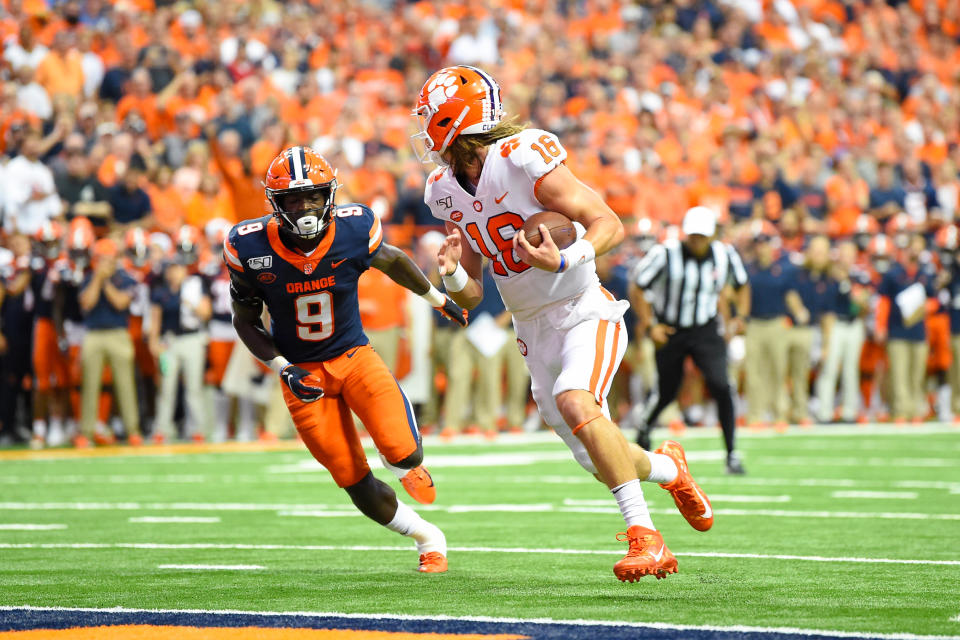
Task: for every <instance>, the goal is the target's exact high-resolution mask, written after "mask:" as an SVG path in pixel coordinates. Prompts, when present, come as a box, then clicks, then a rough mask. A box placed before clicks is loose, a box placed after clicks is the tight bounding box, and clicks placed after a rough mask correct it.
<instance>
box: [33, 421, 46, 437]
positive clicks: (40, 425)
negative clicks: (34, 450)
mask: <svg viewBox="0 0 960 640" xmlns="http://www.w3.org/2000/svg"><path fill="white" fill-rule="evenodd" d="M33 437H34V438H41V439H42V438H46V437H47V421H46V420H34V421H33Z"/></svg>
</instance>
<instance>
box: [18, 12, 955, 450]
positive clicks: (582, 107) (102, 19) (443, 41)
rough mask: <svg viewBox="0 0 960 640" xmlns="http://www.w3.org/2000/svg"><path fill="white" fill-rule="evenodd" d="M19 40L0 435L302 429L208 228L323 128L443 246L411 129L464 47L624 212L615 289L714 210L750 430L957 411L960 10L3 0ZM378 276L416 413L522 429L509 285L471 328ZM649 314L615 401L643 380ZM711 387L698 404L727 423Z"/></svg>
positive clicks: (346, 180)
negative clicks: (736, 276)
mask: <svg viewBox="0 0 960 640" xmlns="http://www.w3.org/2000/svg"><path fill="white" fill-rule="evenodd" d="M0 39H2V43H3V51H2V58H0V80H2V92H0V154H2V157H0V193H2V201H0V219H2V224H0V229H2V230H0V283H2V284H0V290H2V294H0V295H2V298H3V303H2V304H3V306H2V314H0V423H2V427H3V434H4V436H3V437H4V438H6V439H7V440H11V439H12V440H19V439H21V438H23V437H27V438H29V437H31V436H32V439H33V442H34V444H35V445H36V446H43V445H44V444H59V443H62V442H64V441H65V440H66V439H67V438H74V442H75V444H78V445H88V444H89V441H90V440H91V439H94V440H96V441H97V442H109V441H112V440H113V438H114V437H115V435H116V434H123V435H125V437H127V438H128V439H129V440H130V441H131V442H133V443H136V442H142V441H143V435H142V433H147V434H148V435H149V436H150V437H152V438H153V439H154V440H158V441H159V440H162V439H164V438H166V439H170V438H175V437H185V438H190V437H193V438H195V439H198V440H199V439H223V438H226V437H228V436H231V435H236V436H238V437H255V435H256V434H258V433H259V434H260V436H261V437H267V438H270V437H276V436H286V435H288V434H289V429H290V426H289V422H288V419H287V417H286V412H285V411H284V410H283V404H282V401H281V400H280V395H279V391H278V389H277V385H276V381H275V380H274V376H270V375H265V373H266V369H264V368H263V367H262V366H260V365H259V364H258V363H256V362H255V361H254V360H253V359H252V358H251V357H250V356H249V354H245V353H243V349H242V348H238V347H236V346H235V344H236V343H235V334H234V333H233V330H232V327H231V325H230V310H229V295H228V293H227V290H226V287H227V282H228V279H227V277H226V275H225V272H224V268H223V265H222V263H221V261H220V254H219V250H218V246H219V243H221V242H222V238H223V234H224V233H225V231H226V230H227V229H229V227H230V225H232V224H233V223H235V222H237V221H239V220H243V219H247V218H252V217H258V216H261V215H264V214H265V213H267V212H268V211H269V208H268V205H267V202H266V200H265V198H264V195H263V187H262V183H261V181H262V177H263V175H264V173H265V170H266V167H267V166H268V165H269V163H270V161H271V160H272V159H273V158H274V157H275V155H276V154H277V153H278V152H279V151H281V150H282V149H283V148H284V147H285V146H287V145H289V144H309V145H310V146H312V147H313V148H314V149H316V150H318V151H319V152H321V153H322V154H324V155H325V156H326V157H327V159H328V160H329V161H330V162H331V164H332V165H333V166H335V167H337V168H338V169H339V175H338V181H339V184H340V190H339V191H338V201H342V202H351V201H356V202H363V203H366V204H368V205H370V206H371V207H372V208H373V209H374V210H375V212H376V213H377V215H379V216H380V217H381V220H382V221H383V223H384V227H385V234H386V236H387V239H388V240H389V241H390V242H391V243H392V244H395V245H398V246H402V247H404V248H406V249H408V250H409V251H410V252H411V253H412V254H413V255H415V256H416V257H417V259H418V262H420V264H421V266H422V267H424V270H425V271H427V272H428V273H435V272H436V269H435V266H434V263H433V262H432V261H433V260H434V256H435V253H436V246H438V244H439V242H442V234H441V232H442V227H440V226H437V221H435V220H433V219H432V218H431V217H430V213H429V209H428V208H427V207H426V206H425V205H424V203H423V187H424V180H425V176H426V172H425V170H424V167H422V165H420V163H419V162H418V161H417V160H416V158H415V157H414V156H413V154H412V153H411V150H410V146H409V143H408V137H409V135H410V133H411V132H412V122H411V118H410V110H411V105H412V103H413V100H414V96H416V95H417V92H418V91H419V89H420V86H421V84H422V83H423V81H424V79H425V78H426V77H427V76H428V75H429V74H430V73H431V72H432V71H433V70H435V69H436V68H439V67H441V66H443V65H444V64H447V63H457V64H474V65H477V66H481V67H483V68H484V69H485V70H487V71H489V72H490V73H491V74H492V75H493V76H494V77H495V78H497V79H498V80H499V82H500V84H501V86H502V87H504V96H503V97H504V102H505V104H506V106H507V109H508V111H509V113H511V114H513V115H516V116H517V117H518V118H519V120H520V121H522V122H526V121H529V122H532V123H535V124H536V126H538V127H541V128H544V129H548V130H551V131H553V132H555V133H557V134H558V135H559V136H560V139H561V140H562V142H563V143H564V145H565V146H566V147H567V149H568V152H569V160H568V163H569V165H570V166H571V168H572V169H573V171H574V172H575V173H576V174H577V175H578V176H579V177H580V178H581V179H582V180H583V181H584V182H586V183H587V184H589V185H591V186H593V187H594V188H596V189H597V190H598V191H600V192H601V193H602V194H603V196H604V197H605V199H606V200H607V202H608V203H609V204H610V206H611V207H612V208H613V209H614V210H615V211H616V212H617V214H618V215H620V216H621V217H622V218H623V220H624V222H625V224H626V225H627V228H628V230H629V231H630V234H629V236H630V237H629V239H628V240H627V241H626V242H625V243H624V245H623V246H622V247H621V249H620V250H619V251H618V252H617V253H615V254H614V255H611V256H609V257H605V258H604V259H602V260H600V261H598V272H599V273H600V275H601V278H602V279H603V280H604V281H605V283H606V285H607V286H608V288H609V289H610V290H611V291H613V292H614V293H616V294H618V296H619V297H626V295H627V282H628V280H629V273H630V268H631V266H632V265H633V264H634V263H635V262H636V261H637V260H638V259H639V258H640V257H641V256H642V255H643V252H644V251H646V250H647V249H649V247H650V246H651V244H652V243H653V242H656V241H658V240H662V239H663V238H667V237H670V236H672V235H675V234H677V233H678V231H677V225H678V224H679V222H680V220H681V218H682V216H683V214H684V212H685V211H686V210H687V208H688V207H691V206H695V205H702V206H706V207H709V208H711V209H713V210H714V211H715V212H716V214H717V216H718V219H719V220H720V223H721V231H720V237H721V238H722V239H724V240H725V241H727V242H730V243H732V244H734V245H735V246H736V247H737V248H738V249H739V250H740V252H741V253H742V254H743V256H744V259H745V261H746V262H747V263H748V270H749V272H750V276H751V286H752V291H753V304H752V305H751V306H752V308H751V310H750V314H749V320H748V321H747V323H746V329H745V335H744V336H738V335H734V334H736V333H739V328H740V327H738V326H737V325H736V323H729V324H728V330H729V333H730V334H731V335H730V336H729V338H730V353H731V356H732V358H731V360H732V362H733V365H732V367H731V369H732V370H731V376H732V379H733V380H734V381H735V382H736V384H737V385H738V387H740V388H742V389H743V390H744V402H745V405H744V407H743V411H742V413H743V414H744V415H745V416H746V421H747V423H749V424H755V425H765V424H775V425H781V424H786V422H787V421H793V422H798V423H804V424H805V423H808V422H810V421H811V420H812V419H814V418H815V419H817V420H819V421H826V422H829V421H832V420H834V419H842V420H846V421H853V420H868V419H873V420H885V419H887V418H888V417H889V418H891V419H893V420H897V421H905V420H923V419H925V418H927V417H928V415H931V414H933V415H937V417H939V418H940V419H950V418H951V417H952V416H953V415H954V414H957V415H960V277H958V272H957V265H956V263H955V261H954V255H955V253H956V251H957V249H958V233H957V227H956V226H955V220H956V215H957V209H958V207H960V174H958V167H960V46H958V43H960V3H956V2H951V1H949V0H909V1H897V0H889V1H883V0H843V1H840V0H793V1H787V0H772V1H769V0H677V1H674V2H665V1H662V2H656V1H654V2H643V3H629V2H616V1H613V0H582V1H579V2H557V3H555V2H548V1H542V0H527V1H524V0H502V1H493V2H477V1H470V2H465V3H460V4H448V3H443V2H437V1H430V0H422V1H420V2H412V3H403V2H387V1H382V2H363V3H356V2H345V1H334V2H319V1H313V0H311V1H289V2H282V3H279V2H272V1H270V0H259V1H256V2H233V1H231V2H178V3H173V2H169V1H164V0H116V1H104V0H87V1H86V2H80V1H78V0H66V1H60V2H56V1H53V2H45V1H43V0H0ZM384 280H387V279H386V278H385V277H381V276H380V274H379V273H378V272H376V273H375V272H371V273H369V274H367V276H365V280H364V281H363V282H362V283H361V292H360V298H361V310H362V312H363V314H364V326H365V327H366V330H367V333H368V335H370V337H371V341H372V342H373V343H374V345H375V347H376V348H377V349H378V351H380V352H381V354H383V355H384V358H385V360H386V361H387V364H388V365H389V366H390V367H391V368H392V369H394V370H395V371H398V378H402V382H403V384H404V388H405V390H406V391H407V393H408V396H409V397H410V398H411V401H413V402H414V403H416V404H417V405H418V413H419V416H420V420H421V423H422V424H424V425H437V426H438V427H439V426H445V427H446V429H447V432H450V431H460V430H462V429H465V428H466V427H467V426H471V427H472V426H474V425H479V427H480V428H481V430H484V431H486V432H487V433H489V434H493V433H495V430H496V429H497V428H498V427H499V428H519V427H520V426H521V425H522V424H523V423H524V421H525V420H526V418H527V414H528V412H527V396H526V393H527V392H526V387H527V383H526V378H525V377H523V376H525V372H524V371H523V367H522V366H521V364H520V363H519V362H518V358H519V355H518V353H517V350H516V348H515V347H514V346H513V339H512V337H511V334H510V332H511V328H510V326H509V314H506V313H504V311H503V306H502V304H501V303H500V302H499V300H496V299H494V298H496V297H497V296H496V293H495V288H494V287H493V286H488V287H486V288H485V290H486V291H487V292H488V298H489V299H488V300H487V301H485V302H484V308H483V309H481V310H480V313H479V314H478V313H474V315H473V318H472V319H473V324H474V325H478V324H479V326H480V329H476V330H475V331H474V333H473V334H471V333H469V332H460V333H458V332H454V331H453V330H452V328H450V327H448V326H445V325H444V323H443V321H442V320H440V319H439V318H435V317H432V316H431V310H430V309H429V308H427V309H423V308H421V307H420V306H419V305H418V302H417V299H416V298H413V299H408V298H406V297H405V294H404V292H403V290H400V289H399V288H396V287H394V286H392V283H390V282H389V280H387V281H386V282H385V281H384ZM918 283H919V288H918V287H917V286H914V285H917V284H918ZM798 299H799V301H800V302H799V304H798V303H797V302H796V300H798ZM788 302H789V304H788ZM482 314H487V315H489V318H487V319H485V320H483V321H481V322H479V323H478V322H477V320H478V319H479V318H480V317H481V315H482ZM642 332H643V328H642V327H641V328H640V332H638V333H635V335H633V336H632V338H633V339H632V341H631V342H632V346H631V350H630V352H629V354H628V358H627V360H626V362H625V364H624V366H623V367H622V368H621V372H620V374H619V375H618V382H617V386H616V388H617V389H618V392H617V394H618V397H619V400H618V401H617V402H616V405H617V406H615V407H614V409H615V413H616V412H617V411H619V414H620V416H621V418H622V419H623V421H624V422H626V423H629V421H630V417H631V412H630V411H629V410H628V409H629V407H630V406H631V405H634V406H635V405H637V404H638V403H640V402H641V401H642V399H643V398H644V397H645V395H646V393H647V392H648V391H649V390H650V389H651V388H652V387H653V386H654V381H653V376H654V375H655V373H653V372H652V371H651V368H652V360H653V356H652V349H653V346H652V344H651V343H650V341H649V340H648V339H646V338H644V337H643V333H642ZM491 336H496V339H492V338H491ZM491 344H493V345H495V346H496V348H492V347H491V346H490V345H491ZM474 376H476V384H474V383H473V382H472V381H473V379H474ZM688 378H691V377H690V376H688ZM838 381H839V389H840V390H841V391H842V394H841V395H842V397H841V399H840V401H839V402H837V401H836V399H835V394H836V391H837V388H838ZM701 386H702V385H698V384H697V382H696V379H695V377H693V378H692V382H690V383H688V384H687V385H686V387H685V390H684V392H683V393H682V394H681V403H680V404H681V406H682V408H683V409H684V411H685V413H686V415H685V418H686V419H687V421H688V422H702V421H707V422H709V421H710V417H709V416H703V415H702V411H700V412H698V408H699V407H700V406H701V403H702V395H703V392H702V390H701V388H700V387H701ZM105 388H112V389H113V390H114V391H115V394H110V393H106V392H104V391H103V389H105ZM951 388H952V393H951ZM811 389H812V390H813V394H812V395H811V394H810V391H811ZM438 391H439V392H440V393H438ZM931 394H932V397H930V395H931ZM114 395H115V397H116V410H114V408H113V406H112V401H111V399H112V398H113V396H114ZM441 398H443V400H442V401H441ZM612 404H613V403H612ZM258 407H259V409H258ZM114 413H116V414H117V417H115V419H114V420H113V421H112V422H113V423H114V425H115V426H114V427H113V428H111V426H110V424H111V419H110V417H111V416H112V415H113V414H114ZM501 413H502V415H501ZM680 419H681V416H680V414H679V413H674V414H673V416H672V420H674V421H677V420H680ZM178 424H179V427H178V426H177V425H178ZM258 424H259V425H262V426H261V427H259V428H257V427H255V425H258ZM141 428H142V429H143V431H141Z"/></svg>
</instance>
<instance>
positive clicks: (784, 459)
mask: <svg viewBox="0 0 960 640" xmlns="http://www.w3.org/2000/svg"><path fill="white" fill-rule="evenodd" d="M746 461H747V462H748V463H749V462H754V463H756V464H760V465H770V466H781V465H787V466H791V467H796V466H801V467H889V466H890V465H891V463H893V462H896V464H897V466H902V467H950V468H953V469H957V468H960V458H900V457H895V456H891V457H890V458H877V457H873V458H860V457H858V456H844V457H839V456H838V457H834V458H831V457H829V456H816V455H811V456H809V457H807V456H798V455H793V456H767V455H763V454H760V455H752V456H750V457H749V458H746Z"/></svg>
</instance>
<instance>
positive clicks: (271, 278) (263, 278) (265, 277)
mask: <svg viewBox="0 0 960 640" xmlns="http://www.w3.org/2000/svg"><path fill="white" fill-rule="evenodd" d="M257 281H258V282H262V283H263V284H273V283H274V282H276V281H277V274H275V273H270V272H269V271H265V272H263V273H261V274H260V275H258V276H257Z"/></svg>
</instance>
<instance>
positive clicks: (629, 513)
mask: <svg viewBox="0 0 960 640" xmlns="http://www.w3.org/2000/svg"><path fill="white" fill-rule="evenodd" d="M610 493H612V494H613V497H614V498H616V499H617V505H618V506H619V507H620V513H622V514H623V519H624V521H626V523H627V527H632V526H634V525H640V526H641V527H646V528H647V529H656V527H654V526H653V520H651V519H650V511H648V510H647V501H646V500H644V499H643V489H642V488H641V486H640V480H630V481H629V482H624V483H623V484H621V485H618V486H616V487H614V488H613V489H611V490H610Z"/></svg>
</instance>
